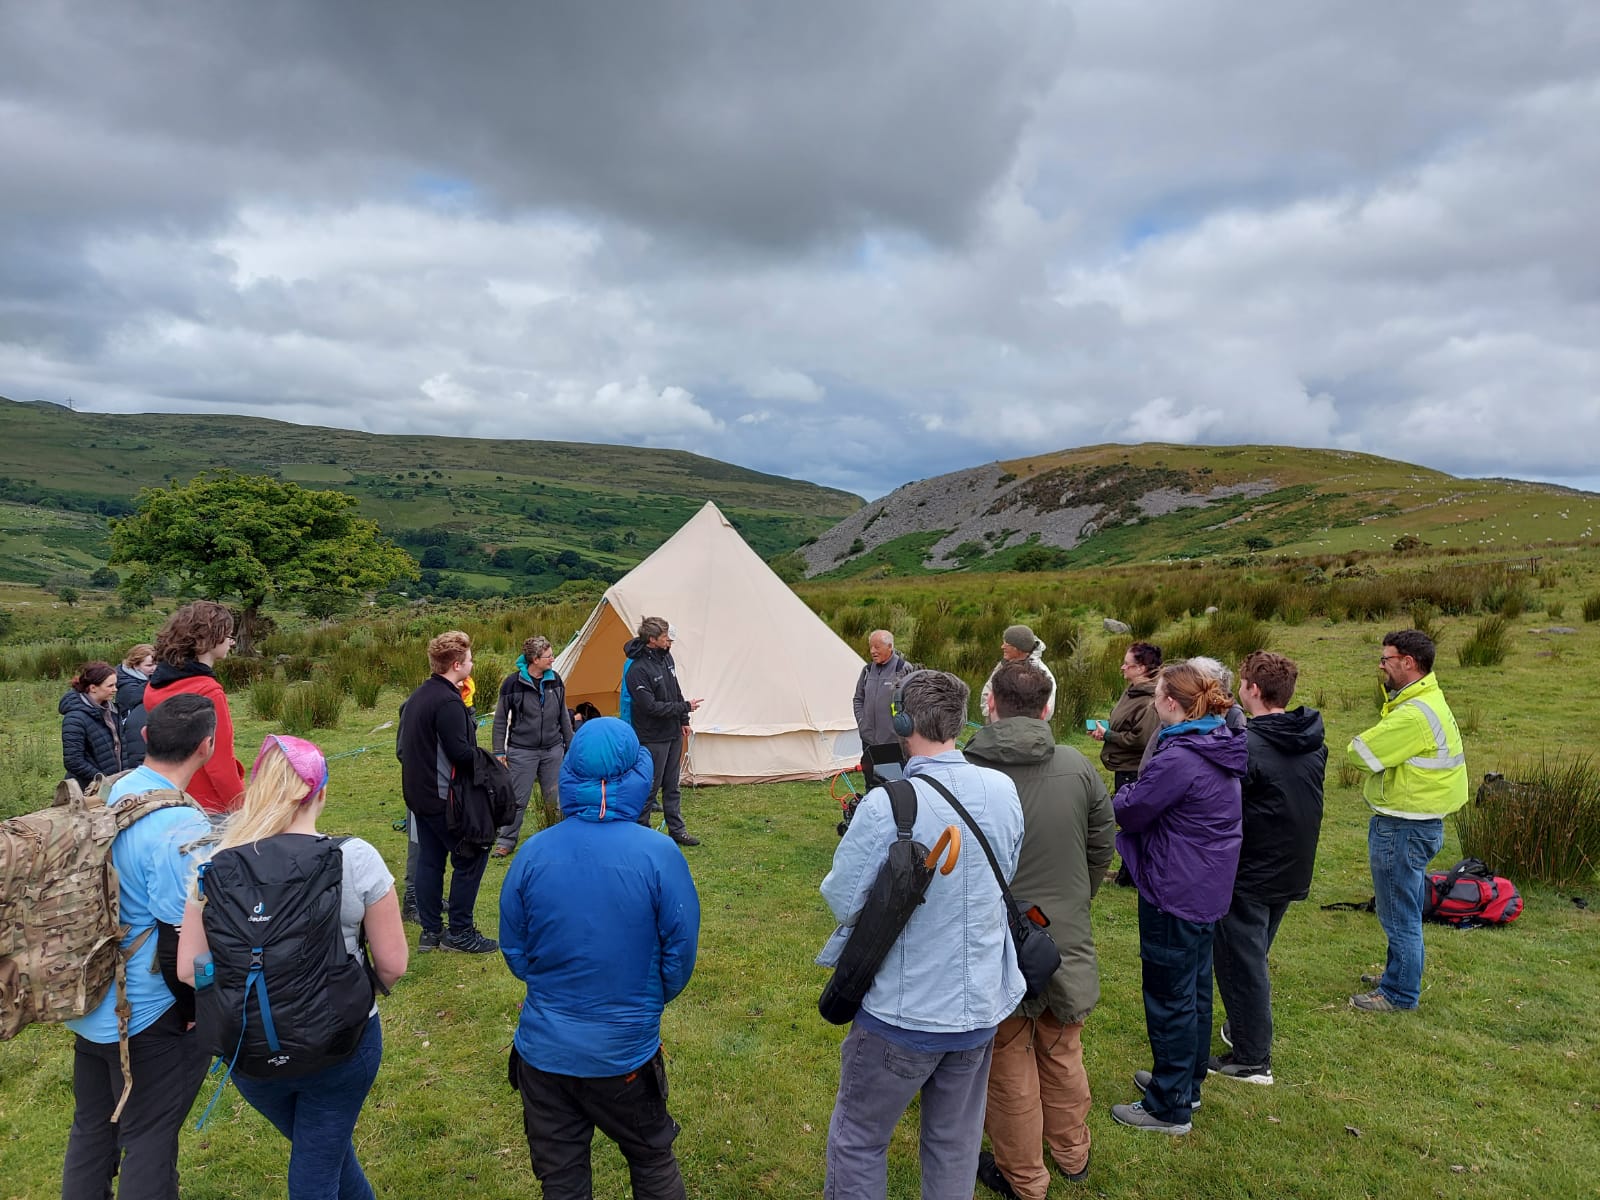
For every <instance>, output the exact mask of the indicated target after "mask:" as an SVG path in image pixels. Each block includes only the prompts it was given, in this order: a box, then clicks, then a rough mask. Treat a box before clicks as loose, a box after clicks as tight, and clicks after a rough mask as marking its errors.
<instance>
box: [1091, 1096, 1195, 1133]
mask: <svg viewBox="0 0 1600 1200" xmlns="http://www.w3.org/2000/svg"><path fill="white" fill-rule="evenodd" d="M1111 1119H1112V1120H1113V1121H1115V1122H1116V1123H1117V1124H1118V1125H1127V1126H1128V1127H1130V1128H1132V1129H1148V1130H1149V1131H1150V1132H1151V1133H1166V1134H1172V1135H1173V1136H1177V1135H1179V1134H1185V1133H1188V1132H1189V1131H1190V1130H1191V1129H1193V1128H1194V1126H1193V1125H1191V1124H1190V1123H1189V1122H1188V1121H1163V1120H1162V1119H1161V1118H1160V1117H1157V1116H1156V1115H1155V1114H1153V1113H1148V1112H1146V1111H1145V1109H1144V1105H1143V1104H1141V1103H1139V1102H1138V1101H1134V1103H1132V1104H1113V1105H1112V1106H1111Z"/></svg>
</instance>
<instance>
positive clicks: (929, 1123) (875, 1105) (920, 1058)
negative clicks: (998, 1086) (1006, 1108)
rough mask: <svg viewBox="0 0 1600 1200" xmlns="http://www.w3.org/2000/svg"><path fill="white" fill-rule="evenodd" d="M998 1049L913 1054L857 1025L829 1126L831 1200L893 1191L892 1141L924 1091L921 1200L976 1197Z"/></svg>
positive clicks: (876, 1198)
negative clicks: (991, 1068)
mask: <svg viewBox="0 0 1600 1200" xmlns="http://www.w3.org/2000/svg"><path fill="white" fill-rule="evenodd" d="M993 1049H994V1042H993V1041H992V1040H991V1041H989V1042H986V1043H984V1044H983V1045H982V1046H980V1047H979V1048H978V1049H976V1050H951V1051H947V1052H945V1053H942V1054H941V1053H927V1052H924V1051H920V1050H908V1049H906V1048H905V1047H903V1046H897V1045H895V1044H894V1043H893V1042H890V1041H886V1040H885V1039H883V1038H881V1037H879V1036H878V1035H877V1034H874V1033H868V1032H867V1031H866V1030H864V1029H862V1028H861V1026H860V1025H852V1026H851V1027H850V1032H849V1033H848V1034H847V1035H846V1036H845V1039H844V1045H843V1047H841V1049H840V1051H839V1095H838V1098H837V1099H836V1100H835V1101H834V1104H833V1119H832V1120H831V1121H829V1123H828V1152H827V1164H828V1173H827V1180H826V1182H825V1183H824V1185H823V1193H822V1194H823V1196H824V1197H825V1198H826V1200H882V1198H883V1197H884V1196H886V1195H887V1194H888V1190H889V1138H890V1137H891V1136H892V1135H893V1133H894V1127H895V1126H896V1125H898V1124H899V1123H900V1117H901V1115H902V1114H903V1113H904V1112H905V1111H906V1106H907V1105H908V1104H910V1103H911V1098H912V1097H913V1096H915V1095H917V1094H918V1093H919V1092H920V1093H921V1095H922V1114H921V1122H922V1129H921V1158H922V1200H972V1184H973V1180H975V1179H976V1178H977V1174H978V1147H979V1145H980V1144H981V1143H982V1141H983V1111H984V1105H985V1103H986V1101H987V1099H988V1090H989V1055H990V1053H991V1052H992V1051H993Z"/></svg>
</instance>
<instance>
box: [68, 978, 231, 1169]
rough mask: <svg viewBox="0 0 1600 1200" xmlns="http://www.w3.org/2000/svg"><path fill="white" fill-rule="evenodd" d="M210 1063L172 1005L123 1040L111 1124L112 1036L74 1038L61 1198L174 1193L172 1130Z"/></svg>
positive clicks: (114, 1069)
mask: <svg viewBox="0 0 1600 1200" xmlns="http://www.w3.org/2000/svg"><path fill="white" fill-rule="evenodd" d="M210 1065H211V1055H209V1054H207V1053H206V1052H205V1050H203V1049H202V1048H201V1046H200V1037H199V1035H198V1034H196V1033H195V1032H194V1030H192V1029H191V1030H189V1031H187V1032H185V1031H184V1028H183V1022H182V1021H181V1020H180V1019H179V1017H178V1006H177V1005H173V1006H172V1007H171V1008H169V1009H167V1011H166V1012H164V1013H162V1014H161V1016H160V1017H159V1018H158V1019H157V1020H156V1022H155V1023H154V1024H153V1025H150V1026H148V1027H147V1028H145V1029H142V1030H140V1031H139V1032H138V1033H136V1034H135V1035H134V1036H133V1037H131V1038H129V1039H128V1066H129V1068H130V1070H131V1071H132V1073H133V1091H132V1092H131V1093H130V1094H129V1096H128V1103H127V1105H126V1106H125V1107H124V1108H123V1110H122V1118H121V1119H120V1120H119V1121H118V1122H117V1123H116V1124H115V1125H113V1124H112V1123H111V1113H112V1110H113V1109H115V1108H116V1106H117V1101H118V1100H119V1099H121V1097H122V1064H121V1062H120V1061H118V1053H117V1043H115V1042H108V1043H101V1042H91V1041H88V1040H86V1039H84V1038H81V1037H80V1038H77V1039H76V1043H75V1046H74V1049H73V1055H72V1098H73V1112H72V1132H71V1133H70V1134H68V1136H67V1158H66V1162H65V1163H64V1164H63V1167H62V1171H61V1200H111V1184H112V1181H113V1180H114V1179H115V1178H116V1177H117V1174H118V1170H119V1168H120V1170H121V1175H122V1179H121V1183H120V1184H119V1185H118V1187H117V1192H116V1194H117V1198H118V1200H178V1130H179V1129H180V1128H182V1126H183V1119H184V1117H186V1116H188V1115H189V1108H190V1106H191V1105H192V1104H193V1103H194V1098H195V1096H196V1094H197V1093H198V1092H199V1091H200V1084H201V1082H202V1081H203V1080H204V1079H205V1077H206V1068H208V1067H209V1066H210Z"/></svg>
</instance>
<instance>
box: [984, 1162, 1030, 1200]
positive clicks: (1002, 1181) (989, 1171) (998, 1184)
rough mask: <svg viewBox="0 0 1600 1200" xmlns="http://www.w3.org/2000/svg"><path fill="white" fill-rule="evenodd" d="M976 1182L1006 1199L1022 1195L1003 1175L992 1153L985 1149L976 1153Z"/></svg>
mask: <svg viewBox="0 0 1600 1200" xmlns="http://www.w3.org/2000/svg"><path fill="white" fill-rule="evenodd" d="M978 1182H979V1183H981V1184H983V1186H984V1187H986V1188H988V1189H989V1190H990V1191H991V1192H994V1193H995V1194H997V1195H1000V1196H1004V1197H1005V1198H1006V1200H1022V1197H1021V1196H1019V1195H1017V1189H1016V1188H1014V1187H1012V1186H1011V1181H1010V1180H1009V1179H1007V1178H1006V1177H1005V1175H1004V1174H1003V1173H1002V1172H1001V1170H1000V1167H999V1165H998V1164H997V1163H996V1162H995V1161H994V1155H992V1154H990V1153H989V1152H988V1151H987V1150H984V1151H981V1152H980V1153H979V1154H978Z"/></svg>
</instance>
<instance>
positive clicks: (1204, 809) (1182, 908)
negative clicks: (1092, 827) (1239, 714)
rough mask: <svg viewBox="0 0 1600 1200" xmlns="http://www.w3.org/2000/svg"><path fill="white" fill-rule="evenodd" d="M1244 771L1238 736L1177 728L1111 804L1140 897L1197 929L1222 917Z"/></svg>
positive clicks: (1228, 897)
mask: <svg viewBox="0 0 1600 1200" xmlns="http://www.w3.org/2000/svg"><path fill="white" fill-rule="evenodd" d="M1162 732H1163V733H1165V732H1166V731H1165V730H1163V731H1162ZM1248 763H1249V751H1248V749H1247V748H1246V740H1245V735H1244V732H1243V731H1242V730H1232V729H1229V728H1228V727H1227V726H1226V725H1222V724H1218V725H1217V726H1216V727H1215V728H1212V729H1206V730H1200V729H1193V730H1188V731H1184V730H1180V729H1179V727H1176V726H1174V732H1173V733H1171V734H1170V735H1168V736H1165V737H1162V738H1161V744H1160V746H1159V747H1158V748H1157V749H1156V752H1155V755H1154V757H1152V758H1151V760H1150V765H1149V766H1147V767H1146V768H1145V771H1144V774H1143V775H1141V776H1139V778H1138V779H1136V780H1134V781H1133V782H1132V783H1130V784H1128V785H1127V786H1126V787H1124V788H1123V789H1122V790H1121V791H1119V792H1118V793H1117V794H1116V796H1115V797H1114V798H1113V799H1112V807H1113V810H1114V811H1115V812H1116V817H1117V824H1118V825H1119V826H1121V832H1120V833H1118V834H1117V853H1118V854H1120V855H1122V859H1123V861H1124V862H1125V863H1127V865H1128V871H1129V872H1130V873H1131V874H1132V876H1133V881H1134V883H1135V884H1136V885H1137V886H1138V889H1139V894H1140V895H1141V896H1143V897H1144V898H1145V899H1146V900H1148V901H1149V902H1150V903H1151V904H1154V905H1155V906H1156V907H1157V908H1159V909H1161V910H1162V911H1163V912H1166V913H1171V914H1172V915H1173V916H1175V917H1181V918H1182V919H1183V920H1185V921H1194V922H1197V923H1200V924H1205V923H1207V922H1211V921H1216V920H1219V919H1220V918H1221V917H1223V916H1224V915H1225V914H1226V913H1227V911H1228V906H1229V904H1230V903H1231V902H1232V899H1233V878H1234V875H1235V874H1236V873H1237V871H1238V869H1239V846H1240V844H1241V843H1242V841H1243V840H1244V816H1243V808H1242V806H1241V804H1240V799H1239V782H1240V780H1241V779H1242V778H1243V776H1244V773H1245V767H1246V766H1247V765H1248Z"/></svg>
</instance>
